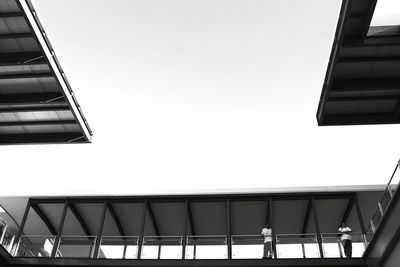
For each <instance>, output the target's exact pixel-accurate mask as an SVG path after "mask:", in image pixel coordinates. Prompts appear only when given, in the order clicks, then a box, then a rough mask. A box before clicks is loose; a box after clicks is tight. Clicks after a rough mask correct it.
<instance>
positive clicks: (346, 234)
mask: <svg viewBox="0 0 400 267" xmlns="http://www.w3.org/2000/svg"><path fill="white" fill-rule="evenodd" d="M338 231H339V233H340V234H341V236H340V242H341V243H342V246H343V250H344V255H345V256H346V258H351V254H352V244H351V235H350V233H351V228H350V227H348V226H346V223H344V222H343V223H342V227H340V228H339V230H338Z"/></svg>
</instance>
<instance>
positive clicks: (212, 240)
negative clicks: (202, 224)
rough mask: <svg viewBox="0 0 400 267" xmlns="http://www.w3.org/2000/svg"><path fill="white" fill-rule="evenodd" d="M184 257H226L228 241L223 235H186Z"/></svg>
mask: <svg viewBox="0 0 400 267" xmlns="http://www.w3.org/2000/svg"><path fill="white" fill-rule="evenodd" d="M186 244H187V245H186V255H185V259H227V258H228V243H227V237H226V236H225V235H198V236H188V237H187V243H186Z"/></svg>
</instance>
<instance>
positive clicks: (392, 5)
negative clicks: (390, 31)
mask: <svg viewBox="0 0 400 267" xmlns="http://www.w3.org/2000/svg"><path fill="white" fill-rule="evenodd" d="M388 25H390V26H393V25H396V26H397V25H400V2H399V1H398V0H379V1H378V2H377V3H376V6H375V11H374V15H373V16H372V20H371V26H388Z"/></svg>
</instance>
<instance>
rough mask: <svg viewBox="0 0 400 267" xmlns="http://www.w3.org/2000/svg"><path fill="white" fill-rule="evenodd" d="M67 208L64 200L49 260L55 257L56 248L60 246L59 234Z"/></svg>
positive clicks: (67, 200)
mask: <svg viewBox="0 0 400 267" xmlns="http://www.w3.org/2000/svg"><path fill="white" fill-rule="evenodd" d="M68 207H69V199H66V200H65V203H64V208H63V211H62V214H61V219H60V224H59V225H58V229H57V237H56V239H55V240H54V243H53V249H52V250H51V258H55V257H56V255H57V251H58V247H59V245H60V239H61V233H62V229H63V227H64V222H65V217H66V215H67V211H68Z"/></svg>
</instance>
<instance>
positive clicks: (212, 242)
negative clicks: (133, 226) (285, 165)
mask: <svg viewBox="0 0 400 267" xmlns="http://www.w3.org/2000/svg"><path fill="white" fill-rule="evenodd" d="M320 237H321V240H322V243H321V246H322V251H323V255H322V256H323V257H325V258H344V257H345V255H344V251H343V245H342V244H341V238H340V237H341V235H340V234H339V233H323V234H321V236H320ZM351 237H352V250H353V255H352V256H353V257H362V255H363V253H364V251H365V248H366V246H367V244H368V242H369V241H368V240H369V239H368V238H370V237H368V234H367V235H364V234H361V233H352V234H351ZM56 240H58V239H57V238H56V236H52V235H49V236H39V235H23V236H21V238H20V240H19V242H18V243H17V244H16V246H15V248H14V250H15V253H14V256H15V257H51V255H52V253H53V250H54V253H55V257H58V258H94V257H95V255H94V252H95V251H98V256H97V257H98V258H100V259H138V258H139V255H138V253H139V237H138V236H103V237H102V238H101V240H100V242H98V243H99V248H98V249H95V246H96V237H94V236H61V237H60V238H59V243H58V244H55V242H56ZM231 245H232V259H262V258H263V255H264V249H266V248H264V237H263V236H261V235H232V236H231ZM9 247H10V250H11V247H12V242H11V243H10V245H9ZM273 249H276V251H273V255H274V257H275V254H276V258H277V259H290V258H298V259H300V258H321V255H320V249H319V244H318V238H317V234H314V233H310V234H277V235H275V239H274V240H273ZM140 251H141V254H140V259H143V260H146V259H182V252H183V237H182V236H144V237H143V245H142V247H141V250H140ZM184 258H185V259H191V260H194V259H228V239H227V236H225V235H199V236H187V239H186V247H185V255H184Z"/></svg>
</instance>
